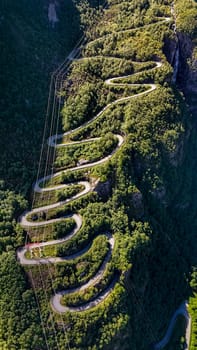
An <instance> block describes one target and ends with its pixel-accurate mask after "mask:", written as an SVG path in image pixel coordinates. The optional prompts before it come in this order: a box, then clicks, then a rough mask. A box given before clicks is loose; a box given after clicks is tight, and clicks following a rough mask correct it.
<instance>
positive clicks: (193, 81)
mask: <svg viewBox="0 0 197 350" xmlns="http://www.w3.org/2000/svg"><path fill="white" fill-rule="evenodd" d="M178 39H179V44H180V65H179V72H178V84H179V85H180V87H181V89H182V90H183V92H184V94H185V96H186V97H187V98H188V100H189V104H190V106H191V107H190V108H191V110H192V111H193V112H197V103H196V99H197V48H196V46H195V44H194V42H192V40H191V39H190V37H189V36H188V35H186V34H183V33H178Z"/></svg>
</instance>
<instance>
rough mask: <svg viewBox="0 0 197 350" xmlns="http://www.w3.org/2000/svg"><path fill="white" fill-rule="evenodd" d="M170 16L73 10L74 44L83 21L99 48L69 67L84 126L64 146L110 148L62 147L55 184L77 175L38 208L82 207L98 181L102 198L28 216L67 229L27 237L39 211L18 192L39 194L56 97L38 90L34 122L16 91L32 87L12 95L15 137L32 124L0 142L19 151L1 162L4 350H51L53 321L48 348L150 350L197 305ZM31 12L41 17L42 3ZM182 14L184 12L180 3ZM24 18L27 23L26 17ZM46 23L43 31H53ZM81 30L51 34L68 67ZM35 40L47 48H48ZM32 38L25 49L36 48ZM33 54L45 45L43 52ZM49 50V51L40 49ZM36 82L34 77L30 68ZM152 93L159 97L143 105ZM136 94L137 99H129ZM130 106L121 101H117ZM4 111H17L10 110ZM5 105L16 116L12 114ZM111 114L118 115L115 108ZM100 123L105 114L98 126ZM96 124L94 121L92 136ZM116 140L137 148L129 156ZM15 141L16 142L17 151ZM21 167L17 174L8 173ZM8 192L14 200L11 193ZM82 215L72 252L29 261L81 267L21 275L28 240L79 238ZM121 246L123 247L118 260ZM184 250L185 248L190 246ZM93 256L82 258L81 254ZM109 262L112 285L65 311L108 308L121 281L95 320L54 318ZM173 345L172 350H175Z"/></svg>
mask: <svg viewBox="0 0 197 350" xmlns="http://www.w3.org/2000/svg"><path fill="white" fill-rule="evenodd" d="M36 4H37V3H36ZM170 4H171V1H168V0H158V1H157V4H156V3H155V2H154V3H153V2H150V1H148V0H140V1H137V2H136V1H129V2H128V1H123V0H109V1H108V6H107V8H106V9H105V10H104V9H102V6H99V7H98V6H97V5H98V2H97V1H96V0H95V1H94V0H92V1H89V2H88V1H80V2H77V9H76V8H75V6H74V3H73V2H72V1H71V3H70V5H69V6H71V8H70V10H69V9H67V11H71V12H70V13H73V16H74V18H75V20H76V23H77V24H76V28H75V27H74V28H75V29H74V31H73V32H72V35H71V34H70V36H71V39H72V40H73V41H76V38H77V37H78V34H79V28H78V23H79V22H81V28H82V30H83V32H84V33H85V35H86V37H87V40H88V44H87V45H86V46H85V47H83V49H82V53H81V58H80V60H79V61H73V63H72V64H71V65H70V67H69V71H68V74H67V77H66V79H65V81H64V84H63V87H62V90H61V91H59V92H58V93H59V94H61V96H62V99H63V101H64V104H63V105H62V106H61V107H62V108H61V123H60V124H61V125H59V132H60V133H62V132H65V131H68V130H71V129H72V130H73V129H74V128H76V127H79V126H81V127H80V128H79V129H78V130H76V131H73V132H72V134H71V135H69V136H66V137H63V139H62V140H60V142H59V143H60V145H61V142H64V143H66V142H70V141H82V140H87V139H91V138H99V139H95V140H91V141H89V142H87V143H76V144H70V145H67V146H62V147H61V146H60V147H58V148H56V150H55V161H54V164H52V162H51V163H50V162H49V166H47V174H48V173H49V174H50V172H51V171H53V172H56V171H60V170H63V171H64V173H62V174H61V175H59V176H57V177H53V178H52V179H50V180H47V181H46V182H44V183H42V184H41V187H43V188H50V187H52V186H54V185H62V184H65V185H69V187H65V188H63V189H59V190H54V189H53V190H51V191H50V190H49V191H47V192H43V193H37V194H36V195H35V201H34V207H35V208H37V207H42V206H44V205H47V204H52V203H57V202H59V201H60V202H61V201H65V200H66V199H68V198H69V199H71V197H72V196H75V195H76V194H78V193H80V191H82V190H83V187H82V186H81V185H79V184H76V182H78V181H84V180H86V181H89V182H90V184H91V186H92V188H94V191H90V192H89V193H87V194H85V195H83V196H81V197H79V198H77V199H75V200H72V201H70V202H68V203H65V204H62V203H61V205H59V206H58V207H57V208H54V209H51V210H48V211H46V212H44V213H43V211H42V210H41V211H40V213H39V214H38V215H37V217H36V218H35V217H33V215H32V214H29V216H28V219H30V220H31V221H32V222H35V223H36V222H37V221H39V222H41V221H43V220H44V221H45V220H46V221H48V220H51V219H56V218H62V221H61V222H57V223H55V224H52V225H49V224H46V225H44V226H41V227H39V228H36V227H33V228H31V229H29V230H24V229H22V228H21V227H20V225H19V224H18V223H17V222H16V218H17V217H18V216H19V215H20V214H21V213H22V212H23V211H24V210H25V209H26V208H27V202H26V201H25V200H24V197H23V196H22V195H21V194H20V195H19V194H16V193H14V191H13V190H14V189H15V190H17V191H19V192H20V193H23V194H24V193H27V192H28V191H29V192H30V184H31V182H32V180H33V177H35V170H36V169H37V162H38V153H37V152H38V149H39V147H38V140H41V137H40V133H41V131H42V128H43V121H44V119H43V117H41V115H42V113H43V109H44V105H43V101H44V100H45V101H46V96H44V95H42V93H41V91H46V86H48V82H49V80H47V79H46V77H47V76H48V75H47V73H46V72H45V75H44V77H43V81H42V84H43V85H42V86H41V85H38V86H37V92H35V89H32V90H31V91H32V94H36V96H37V94H38V95H39V99H41V101H40V102H39V100H38V101H37V99H35V100H34V103H30V106H29V107H28V103H29V102H25V103H26V105H27V110H25V111H24V113H22V114H20V113H19V112H18V114H17V115H16V114H13V113H12V112H13V111H14V113H15V111H16V112H17V110H18V111H20V112H21V110H22V111H23V108H22V107H21V104H20V103H19V102H17V101H18V100H17V93H16V91H20V89H21V88H22V87H24V86H25V87H26V84H25V83H24V82H22V83H20V84H22V85H20V84H19V85H18V86H17V89H16V88H14V92H13V93H12V91H11V93H10V96H9V101H10V99H11V96H12V98H13V101H15V102H14V103H15V104H13V106H11V107H13V108H11V107H10V108H11V110H6V111H7V112H6V113H8V115H12V116H13V122H12V119H11V120H10V119H9V118H8V120H9V122H10V125H11V126H12V130H15V128H14V125H15V124H17V125H18V124H19V125H23V128H21V127H17V129H16V130H15V137H14V138H13V135H12V133H10V134H8V133H6V130H7V129H6V128H7V125H4V126H3V130H4V131H3V137H2V139H1V141H2V142H3V144H6V142H5V138H7V139H8V140H9V142H8V145H7V144H6V152H5V159H4V156H3V155H2V165H3V171H2V177H3V178H5V177H6V182H5V183H2V191H0V196H1V208H0V218H2V222H3V224H2V226H1V227H0V229H1V230H0V248H1V253H2V255H1V256H0V259H1V261H2V264H1V268H0V286H1V290H2V293H1V294H2V305H3V307H2V308H1V309H0V319H1V322H0V344H1V345H2V347H3V349H4V348H5V350H6V349H13V350H18V349H21V350H26V349H28V350H35V349H38V348H39V349H40V350H45V349H47V347H46V345H45V340H46V339H44V335H43V332H42V328H41V327H42V325H41V323H39V322H40V321H39V312H38V311H40V312H41V315H42V324H43V325H44V330H45V336H46V338H47V340H48V343H49V348H51V349H53V350H56V349H59V350H63V349H65V344H68V345H69V347H70V349H71V350H97V349H102V350H111V349H112V348H113V349H115V348H117V349H121V350H130V349H131V347H132V350H137V349H141V350H147V349H149V348H150V346H151V345H152V344H154V343H155V342H156V340H157V339H160V338H161V334H163V332H164V330H165V329H166V325H167V323H168V321H169V315H171V314H172V312H173V311H174V308H175V307H176V305H177V306H178V305H179V304H180V302H181V301H182V300H184V299H185V298H186V297H188V295H189V293H190V291H189V288H188V276H189V273H190V270H191V264H192V263H193V260H194V257H195V247H193V251H192V253H191V254H189V253H188V251H189V248H188V247H189V243H188V242H190V240H192V238H193V236H194V232H195V230H194V228H193V230H190V228H191V220H189V221H190V222H188V220H186V219H185V218H186V217H188V218H189V219H192V221H193V223H194V226H196V219H195V218H194V214H195V212H196V208H197V202H195V201H194V202H193V200H191V197H192V195H191V194H192V193H194V194H196V193H197V185H196V184H195V183H194V182H193V177H192V180H191V175H192V173H194V169H196V165H197V164H196V162H195V161H193V159H195V157H192V162H191V160H190V159H191V154H192V155H195V150H196V148H197V147H196V143H195V136H196V134H195V132H196V131H195V129H194V128H193V131H191V130H192V120H191V119H192V118H191V116H190V114H189V113H188V109H187V106H186V103H185V100H184V97H183V96H182V94H181V93H180V92H179V91H178V89H177V88H176V87H175V86H172V84H171V78H172V73H173V69H172V67H171V65H170V63H169V62H168V61H167V59H166V57H165V55H164V52H163V48H164V41H166V38H168V39H169V38H170V39H172V40H173V39H175V38H174V37H173V35H174V34H173V19H172V18H171V19H170V20H166V19H165V17H166V16H171V8H170ZM100 5H102V4H100ZM15 6H16V5H15ZM17 6H19V5H17ZM28 6H29V7H28V10H30V11H31V14H32V11H33V7H32V4H31V3H30V4H29V5H28ZM37 6H38V4H37ZM179 6H180V7H181V8H182V7H183V4H182V3H181V1H180V4H179ZM188 6H189V5H188ZM13 11H17V7H16V8H13ZM78 11H79V12H78ZM14 13H15V12H14ZM16 13H17V12H16ZM180 13H181V12H180ZM187 13H189V11H188V12H187ZM192 13H193V12H192ZM79 15H80V19H79ZM180 16H181V15H180ZM188 16H189V14H188ZM192 19H193V14H192ZM40 21H41V19H40ZM180 21H181V19H180ZM39 23H40V31H41V32H42V28H43V24H42V21H41V22H39ZM61 23H62V22H61ZM69 23H70V22H69V21H68V22H67V25H68V26H69ZM185 25H186V24H185ZM186 26H187V25H186ZM58 28H59V27H58ZM68 28H69V27H68ZM68 28H67V27H66V28H63V24H62V27H61V30H60V29H59V30H60V32H58V29H56V30H54V36H53V34H51V35H52V39H51V40H52V42H54V45H55V46H54V47H56V45H57V47H58V48H59V49H61V50H62V48H64V47H65V48H64V50H63V52H62V53H61V54H60V55H59V56H58V58H59V57H60V56H62V54H63V55H65V54H66V52H67V51H68V50H69V48H70V47H71V46H72V45H73V41H72V40H71V42H69V43H64V42H62V41H57V40H56V39H57V38H59V37H60V38H61V40H63V39H62V38H63V37H64V33H65V31H68V33H70V30H69V29H68ZM43 30H44V29H43ZM75 30H76V32H75ZM33 33H34V32H33ZM44 33H45V34H46V33H47V31H46V32H44ZM68 33H67V36H68V37H69V35H68ZM192 33H194V31H193V29H192ZM32 35H33V36H34V35H35V34H32ZM46 35H47V34H46ZM192 35H193V34H192ZM33 39H34V40H36V41H37V36H36V35H35V37H33ZM24 40H25V42H26V40H27V39H25V38H24ZM51 40H50V42H51ZM38 42H39V41H38ZM47 42H48V43H49V40H48V41H47ZM21 45H22V44H21ZM32 47H33V48H34V47H36V45H35V44H34V41H33V42H32ZM54 47H53V46H52V43H51V44H50V50H49V51H50V55H51V56H50V57H51V58H53V59H54ZM39 48H40V50H41V48H42V41H41V39H40V44H39ZM33 54H35V52H33ZM42 54H43V56H42V57H45V56H46V52H44V49H43V52H42ZM28 57H29V56H28ZM58 58H56V59H55V62H52V63H51V64H50V63H46V65H47V72H49V70H50V69H51V68H52V67H53V66H55V65H56V64H57V62H58V61H59V59H58ZM39 62H41V59H40V60H39ZM158 62H161V63H162V66H161V67H156V63H158ZM14 63H15V62H14ZM14 63H13V66H14ZM55 63H56V64H55ZM43 65H44V63H43ZM39 66H40V64H39ZM41 66H42V65H41ZM19 67H20V65H19ZM11 68H13V67H12V65H11ZM21 69H22V68H21ZM10 71H12V70H10ZM16 71H17V70H16ZM30 71H34V65H31V61H30ZM13 72H15V70H13ZM19 72H20V70H19ZM6 74H7V73H6ZM17 74H19V73H14V75H13V79H14V80H15V81H19V77H18V75H17ZM34 74H35V79H34V80H33V77H34V75H31V74H30V75H28V76H29V79H30V81H34V82H35V84H36V82H37V80H38V81H40V80H42V79H40V78H39V76H37V74H38V72H36V70H35V73H34ZM125 76H128V77H125ZM109 78H117V79H115V81H113V85H109V84H106V80H107V79H109ZM31 84H32V83H31ZM121 84H122V85H121ZM131 84H137V85H136V86H132V85H131ZM150 84H156V86H155V87H156V89H155V90H154V91H151V92H150V91H149V92H148V90H150ZM11 85H12V84H11ZM13 85H14V84H13ZM141 92H147V93H146V94H143V95H141V96H134V95H137V94H139V93H141ZM15 93H16V96H15ZM18 93H19V92H18ZM19 95H20V94H19ZM6 96H7V95H6ZM13 96H14V97H13ZM20 96H21V95H20ZM24 96H25V95H24ZM28 96H29V95H28ZM129 96H130V97H131V98H129V99H126V100H120V99H121V98H124V97H129ZM7 98H8V97H7ZM24 98H25V97H24ZM117 100H120V101H118V102H117V103H116V101H117ZM5 101H8V99H7V100H6V98H5ZM22 102H23V103H24V101H22ZM6 104H7V105H9V104H8V102H6ZM17 104H19V106H18V107H17V108H16V105H17ZM34 105H35V109H34V108H33V107H32V106H34ZM40 105H41V107H40ZM106 106H108V108H107V109H104V110H103V108H105V107H106ZM102 110H103V111H102ZM28 111H29V112H30V111H31V113H32V114H31V113H29V112H28ZM27 113H29V114H28V115H29V116H31V115H32V119H31V126H30V124H29V121H28V120H29V119H27V118H25V115H27ZM98 113H100V114H99V116H98V117H97V118H95V119H94V120H92V121H91V119H92V118H94V117H95V116H96V115H97V114H98ZM19 114H20V117H19V118H17V116H19ZM5 120H6V119H5ZM16 121H17V123H16ZM90 121H91V122H90ZM86 122H89V123H87V124H86V125H84V126H83V124H84V123H86ZM37 129H38V130H39V133H37ZM117 134H118V135H122V137H123V138H124V143H123V144H122V146H121V147H120V148H119V149H117V144H118V140H117V137H116V135H117ZM24 135H26V136H24ZM27 135H28V136H27ZM8 136H9V137H8ZM13 140H14V142H15V140H17V141H16V142H17V143H16V144H15V143H14V147H13V146H12V147H10V142H11V141H13ZM21 140H24V142H22V141H21ZM10 149H11V150H12V151H13V152H14V151H15V153H14V155H13V154H12V155H11V154H10V153H9V152H10ZM114 150H116V152H114ZM190 151H191V153H190ZM113 152H114V153H113ZM111 153H113V156H112V157H111V158H110V159H109V160H108V161H107V162H105V163H103V164H97V165H96V166H94V167H89V168H85V169H83V170H75V171H71V170H69V168H71V167H75V166H77V165H79V164H86V163H91V162H94V161H99V160H101V159H103V158H104V157H106V156H108V155H110V154H111ZM19 154H20V157H19ZM12 156H13V157H12ZM21 156H22V158H21ZM12 158H13V161H12V162H11V163H9V166H8V168H7V174H5V169H6V164H7V162H8V160H9V161H10V159H12ZM15 159H16V161H15ZM49 159H50V160H52V159H53V157H49ZM24 162H27V163H24ZM24 164H27V165H25V166H24ZM35 164H36V166H35ZM42 165H43V164H42ZM24 167H26V168H25V169H24ZM23 170H24V171H23ZM42 173H44V168H43V170H42ZM192 176H193V175H192ZM17 179H18V180H17ZM9 184H10V185H9ZM23 184H25V186H24V185H23ZM8 186H10V187H11V188H12V190H7V187H8ZM180 197H181V198H180ZM192 199H193V197H192ZM193 203H194V206H193V208H191V207H192V204H193ZM190 209H191V210H190ZM73 214H79V215H80V216H81V218H82V227H81V228H80V230H79V231H78V232H77V233H76V234H75V235H74V236H73V237H72V238H71V239H70V240H68V241H65V242H63V243H61V244H57V245H55V244H54V245H51V246H48V247H47V246H46V247H44V248H43V249H36V248H33V249H31V253H30V251H28V252H27V256H28V257H29V258H30V257H31V256H32V257H33V258H39V257H40V256H42V257H44V258H46V257H69V256H72V255H74V254H75V256H74V257H73V258H72V257H71V259H70V260H65V261H64V262H61V263H57V264H52V263H50V264H40V265H38V266H37V265H35V266H25V267H21V266H20V265H19V264H18V263H16V261H15V250H16V248H17V247H19V246H24V241H25V238H26V234H27V233H28V243H30V244H31V243H33V242H43V241H46V240H54V239H58V238H63V237H66V236H67V235H68V234H69V233H70V232H71V231H72V230H73V229H74V228H75V227H76V223H75V221H74V220H73V219H72V218H65V216H68V215H73ZM187 215H188V216H187ZM187 225H188V227H187ZM188 231H190V232H188ZM109 235H111V236H113V237H114V240H115V246H114V249H113V250H112V251H111V248H110V245H109ZM183 239H184V240H185V241H184V242H185V243H186V244H185V245H184V246H183V244H182V243H181V242H182V240H183ZM190 244H191V242H190ZM80 252H82V254H79V256H78V255H77V253H80ZM110 254H111V255H110ZM108 255H110V259H109V262H107V264H106V266H105V271H104V273H103V275H102V278H101V279H100V280H99V281H96V282H95V283H94V284H93V285H90V286H89V287H88V288H87V289H86V290H84V291H78V292H74V293H69V294H67V295H64V297H63V298H62V303H63V304H64V305H66V306H81V307H82V306H83V304H84V303H87V302H89V301H92V300H94V299H95V298H99V296H100V295H101V293H102V292H103V291H105V290H106V289H107V288H109V287H110V285H111V284H113V283H114V285H113V289H112V291H111V292H110V294H109V295H108V296H107V297H106V298H105V299H104V300H103V301H102V302H100V303H98V305H96V306H95V307H94V308H91V309H90V310H87V311H85V312H77V313H73V312H69V311H68V312H67V313H65V314H62V315H60V314H58V313H56V312H54V310H52V308H51V297H52V296H53V295H54V293H55V292H58V291H62V290H65V289H71V288H78V287H80V286H82V285H83V284H84V283H87V282H88V281H89V280H90V279H91V278H93V277H94V276H95V274H96V273H98V271H99V269H100V268H101V266H102V263H103V261H105V259H106V257H107V256H108ZM30 287H31V288H30ZM32 288H33V289H32ZM14 290H15V291H16V293H14ZM33 290H34V292H35V294H34V295H33ZM13 295H14V297H13ZM169 295H170V298H169ZM36 301H37V302H38V303H39V310H38V309H37V308H36ZM21 305H22V306H21ZM191 308H192V306H191ZM21 317H22V321H21ZM179 322H180V327H182V326H184V325H183V322H182V320H181V319H178V321H177V329H176V330H175V333H174V335H173V345H172V346H174V344H176V345H177V344H178V345H177V346H179V345H180V344H182V339H181V341H180V334H179V328H180V327H179V324H178V323H179ZM25 324H26V326H25ZM180 333H182V331H180ZM142 335H143V337H142ZM177 339H178V340H177ZM170 346H171V344H170V345H169V347H168V348H166V350H167V349H169V350H170V349H171V347H170ZM181 346H182V345H180V349H181ZM177 349H178V348H177Z"/></svg>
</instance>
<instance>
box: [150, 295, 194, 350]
mask: <svg viewBox="0 0 197 350" xmlns="http://www.w3.org/2000/svg"><path fill="white" fill-rule="evenodd" d="M187 308H188V305H187V302H186V301H185V302H184V303H182V304H181V305H180V306H179V308H178V309H177V310H176V311H175V313H174V315H173V316H172V318H171V320H170V323H169V326H168V329H167V331H166V334H165V335H164V337H163V339H162V340H160V342H159V343H157V344H155V346H154V350H161V349H163V348H164V347H165V346H166V345H167V344H168V343H169V341H170V338H171V336H172V332H173V330H174V327H175V324H176V320H177V317H178V316H180V315H181V316H183V317H184V318H185V320H186V333H185V339H186V347H185V350H189V345H190V335H191V317H190V315H189V313H188V310H187Z"/></svg>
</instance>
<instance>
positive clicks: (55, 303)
mask: <svg viewBox="0 0 197 350" xmlns="http://www.w3.org/2000/svg"><path fill="white" fill-rule="evenodd" d="M163 21H169V18H164V19H162V20H161V22H163ZM135 30H136V29H135ZM129 31H131V30H126V32H129ZM122 32H125V31H122ZM118 33H119V34H120V33H121V32H118ZM96 40H98V39H96ZM79 51H80V47H79ZM75 53H76V55H78V50H77V49H76V50H75V51H74V52H72V55H70V56H69V60H71V61H72V60H75V61H77V60H76V59H75V57H74V55H75ZM71 56H72V57H71ZM111 58H113V57H111ZM86 59H91V58H90V57H88V58H79V59H78V60H86ZM161 66H162V62H155V67H154V68H150V70H151V69H158V68H160V67H161ZM136 74H138V73H136ZM133 75H134V74H131V75H126V76H121V77H115V78H111V79H107V80H106V81H105V84H106V85H117V86H125V87H126V86H127V87H129V86H130V87H133V86H141V85H143V86H144V87H145V88H146V90H145V91H143V92H140V93H138V94H134V95H131V96H128V97H122V98H119V99H117V100H116V101H114V102H111V103H109V104H108V105H106V106H105V107H104V108H103V109H102V110H101V111H100V112H99V113H98V114H97V115H96V116H95V117H93V118H92V119H91V120H89V121H87V122H86V123H84V124H83V125H81V126H79V127H78V128H76V129H74V130H70V131H68V132H66V133H64V134H59V135H53V136H50V137H49V139H48V141H47V142H48V145H49V146H50V147H56V148H59V147H67V146H70V145H74V144H79V143H80V144H82V143H87V142H94V141H99V137H96V138H91V139H86V140H82V141H75V142H70V141H68V142H65V143H58V141H61V140H62V138H63V137H65V136H70V135H71V134H73V133H74V132H76V131H78V130H80V129H82V128H84V127H85V126H87V125H89V124H91V123H92V122H93V121H94V120H96V119H98V118H99V117H100V116H101V115H102V114H103V113H104V112H105V111H106V110H107V109H108V108H109V107H111V106H112V105H115V104H118V103H124V102H125V101H128V100H131V99H134V98H136V97H141V96H143V95H145V94H148V93H151V92H152V91H154V90H155V89H157V85H156V84H131V83H120V82H117V79H118V80H120V79H125V78H129V77H131V76H133ZM114 136H115V137H116V138H117V139H118V143H117V146H116V148H115V149H114V150H113V152H112V153H111V154H109V155H108V156H106V157H104V158H103V159H101V160H98V161H95V162H92V163H87V164H83V165H77V166H75V167H72V168H69V169H66V170H62V171H59V172H57V173H55V174H52V175H48V176H45V177H43V178H41V179H39V180H38V181H37V182H36V183H35V185H34V191H35V192H37V193H43V192H49V191H56V190H59V189H62V188H66V187H68V186H70V185H73V183H72V184H60V185H55V186H52V187H45V188H42V186H41V185H42V184H45V183H46V181H49V180H52V179H54V178H56V177H58V176H60V175H61V174H64V173H66V172H68V171H69V172H71V171H75V170H80V169H87V168H90V167H94V166H98V165H101V164H103V163H105V162H107V161H109V159H110V158H111V157H113V155H114V154H115V153H116V152H117V151H118V150H119V149H120V148H121V146H122V145H123V143H124V139H125V136H122V135H119V134H116V135H114ZM74 184H80V185H82V186H83V188H84V189H83V190H82V191H81V192H79V193H77V194H76V195H74V196H73V197H71V198H69V199H66V200H65V201H60V202H58V203H53V204H49V205H45V206H42V207H39V208H36V209H33V210H31V211H29V212H25V213H23V214H22V215H21V217H20V218H19V222H20V224H21V226H22V227H24V228H26V229H28V228H29V227H41V226H44V225H49V224H52V223H55V222H59V221H61V220H62V219H63V218H66V217H65V216H64V217H61V218H57V219H51V220H47V221H46V220H45V221H42V222H36V221H33V222H32V221H30V220H29V219H28V218H29V217H30V216H31V215H34V214H37V213H39V212H43V211H44V212H47V211H49V210H51V209H54V208H57V207H59V206H62V205H64V204H66V203H69V202H70V201H73V200H75V199H77V198H79V197H81V196H84V195H85V194H87V193H89V192H91V191H93V190H94V187H95V184H94V185H92V184H91V183H90V182H88V181H79V182H77V181H76V182H75V183H74ZM67 217H68V216H67ZM69 217H70V218H71V217H72V218H73V219H74V220H75V222H76V226H75V228H74V230H73V231H72V232H71V233H70V234H68V235H67V236H66V237H64V238H61V239H57V240H51V241H48V242H40V243H33V244H28V245H26V246H24V247H20V248H18V250H17V258H18V261H19V262H20V264H22V265H38V264H50V263H51V264H55V263H61V262H63V261H65V260H70V259H75V258H77V257H79V256H81V255H82V254H85V253H86V252H87V251H88V249H89V248H90V245H88V246H87V247H86V248H85V249H83V250H81V251H79V252H77V253H76V254H73V255H71V256H67V257H63V258H60V257H50V258H42V257H40V258H27V257H26V253H27V252H28V251H30V253H31V252H32V250H33V249H35V248H43V247H46V246H52V245H57V244H61V243H63V242H66V241H68V240H70V239H71V238H72V237H73V236H74V235H76V234H77V232H78V231H79V230H80V228H81V226H82V218H81V217H80V216H79V215H78V214H77V213H75V214H73V215H70V216H69ZM105 235H106V236H107V238H108V241H109V245H110V250H109V253H108V254H107V255H106V257H105V259H104V261H103V263H102V265H101V266H100V268H99V271H98V272H97V273H96V275H95V276H94V277H92V278H91V279H90V280H89V281H88V282H87V283H85V284H84V285H82V286H80V287H77V288H74V289H69V290H64V291H61V292H57V293H56V294H55V295H54V296H53V297H52V298H51V307H52V308H53V310H54V311H55V312H57V313H64V312H67V311H70V312H74V311H85V310H87V309H89V308H92V307H94V306H96V305H97V304H99V303H100V302H101V301H103V300H104V299H105V298H106V297H107V296H108V295H109V294H110V293H111V291H112V290H113V288H114V285H115V284H116V281H117V279H116V278H115V279H114V280H113V281H112V283H111V284H110V285H108V286H107V287H106V289H105V290H104V291H102V292H101V293H100V294H99V295H96V296H95V298H94V299H93V300H91V301H89V302H87V303H85V304H83V305H81V306H79V307H78V306H76V307H68V306H63V305H62V304H61V298H62V296H63V295H65V294H70V293H75V292H80V291H84V290H85V289H87V288H88V287H90V286H94V285H95V283H97V282H98V281H100V280H101V279H102V277H103V274H104V271H105V269H106V265H107V263H108V262H109V261H110V259H111V255H112V251H113V248H114V244H115V241H114V237H113V236H111V235H110V234H109V233H105ZM158 349H159V348H158Z"/></svg>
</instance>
